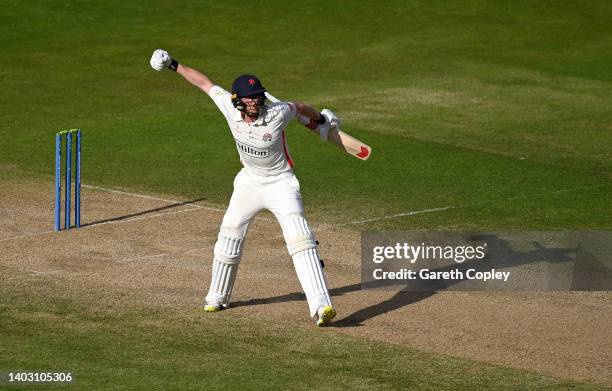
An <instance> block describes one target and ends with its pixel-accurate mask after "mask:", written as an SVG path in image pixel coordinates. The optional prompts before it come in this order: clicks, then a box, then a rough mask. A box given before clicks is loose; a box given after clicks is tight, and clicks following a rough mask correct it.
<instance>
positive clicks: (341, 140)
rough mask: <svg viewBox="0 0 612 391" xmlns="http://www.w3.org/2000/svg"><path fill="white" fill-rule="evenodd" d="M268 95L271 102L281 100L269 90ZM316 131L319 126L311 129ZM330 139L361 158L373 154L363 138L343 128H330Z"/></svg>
mask: <svg viewBox="0 0 612 391" xmlns="http://www.w3.org/2000/svg"><path fill="white" fill-rule="evenodd" d="M266 97H267V98H268V99H269V100H270V101H271V102H280V100H279V99H277V98H275V97H274V96H272V95H271V94H269V93H268V92H266ZM297 120H298V121H299V122H300V123H301V124H302V125H308V124H309V123H310V119H309V118H307V117H304V116H301V115H298V116H297ZM309 129H310V128H309ZM310 130H312V131H313V132H314V133H316V134H319V128H318V127H317V128H316V129H310ZM328 140H329V141H331V142H332V143H334V144H336V145H337V146H338V147H339V148H340V149H342V150H344V151H345V152H346V153H348V154H350V155H353V156H355V157H356V158H358V159H361V160H368V158H369V157H370V155H371V154H372V148H371V147H370V146H369V145H367V144H365V143H364V142H362V141H361V140H358V139H356V138H355V137H353V136H351V135H349V134H348V133H346V132H344V131H343V130H341V129H336V128H335V127H334V128H330V129H329V136H328Z"/></svg>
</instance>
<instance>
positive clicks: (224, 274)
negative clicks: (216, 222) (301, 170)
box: [206, 168, 331, 317]
mask: <svg viewBox="0 0 612 391" xmlns="http://www.w3.org/2000/svg"><path fill="white" fill-rule="evenodd" d="M263 209H268V210H269V211H270V212H272V213H273V214H274V216H275V217H276V219H277V220H278V222H279V223H280V225H281V228H282V230H283V236H284V238H285V243H286V244H287V250H288V251H289V254H290V255H291V258H292V260H293V265H294V267H295V271H296V273H297V276H298V279H299V281H300V284H301V286H302V289H303V291H304V293H305V294H306V299H307V300H308V306H309V309H310V316H311V317H314V316H315V315H317V311H318V310H319V309H320V308H322V307H325V306H330V305H331V300H330V297H329V292H328V289H327V283H326V280H325V276H324V274H323V267H322V263H321V260H320V258H319V254H318V251H317V242H316V239H315V237H314V235H313V233H312V231H311V230H310V227H309V226H308V223H307V222H306V219H305V218H304V207H303V205H302V196H301V194H300V184H299V182H298V180H297V178H296V177H295V175H294V174H293V172H286V173H283V174H280V175H275V176H269V177H262V176H258V175H256V174H252V173H249V172H248V171H247V170H246V169H244V168H243V169H242V170H241V171H240V172H239V173H238V174H237V175H236V178H235V179H234V192H233V193H232V197H231V199H230V203H229V207H228V208H227V211H226V212H225V216H224V217H223V222H222V223H221V229H220V230H219V237H218V240H217V243H216V244H215V249H214V258H213V268H212V278H211V284H210V289H209V292H208V295H207V296H206V304H208V305H213V306H224V307H227V306H229V302H230V296H231V293H232V290H233V287H234V282H235V279H236V274H237V272H238V265H239V263H240V259H241V256H242V247H243V245H244V238H245V236H246V233H247V230H248V228H249V224H250V222H251V220H252V219H253V217H255V215H256V214H257V213H258V212H260V211H261V210H263Z"/></svg>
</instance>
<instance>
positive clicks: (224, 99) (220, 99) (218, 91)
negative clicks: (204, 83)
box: [208, 86, 234, 117]
mask: <svg viewBox="0 0 612 391" xmlns="http://www.w3.org/2000/svg"><path fill="white" fill-rule="evenodd" d="M208 96H210V98H211V99H212V100H213V102H215V104H216V105H217V107H218V108H219V110H220V111H221V113H223V115H224V116H225V117H231V115H232V113H233V111H234V105H233V104H232V95H231V94H230V93H229V92H227V91H225V90H224V89H223V88H221V87H219V86H213V87H212V88H211V89H210V90H209V91H208Z"/></svg>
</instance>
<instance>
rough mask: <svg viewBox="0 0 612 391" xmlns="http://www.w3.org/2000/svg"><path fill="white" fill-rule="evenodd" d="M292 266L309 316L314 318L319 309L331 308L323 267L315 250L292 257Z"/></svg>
mask: <svg viewBox="0 0 612 391" xmlns="http://www.w3.org/2000/svg"><path fill="white" fill-rule="evenodd" d="M293 266H294V267H295V272H296V273H297V275H298V279H299V280H300V285H302V290H303V291H304V293H305V294H306V300H308V307H309V309H310V316H311V317H312V316H315V315H316V314H317V310H318V309H319V308H321V307H325V306H328V305H329V306H331V300H330V298H329V293H328V291H327V283H326V281H325V276H324V275H323V267H322V266H321V261H320V260H319V256H318V254H317V249H316V248H309V249H307V250H304V251H300V252H298V253H297V254H295V255H293Z"/></svg>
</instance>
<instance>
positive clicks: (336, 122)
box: [321, 109, 340, 129]
mask: <svg viewBox="0 0 612 391" xmlns="http://www.w3.org/2000/svg"><path fill="white" fill-rule="evenodd" d="M321 115H324V116H325V119H326V120H327V121H326V122H329V126H330V127H331V128H336V129H337V128H339V127H340V118H338V116H337V115H336V114H334V112H333V111H331V110H330V109H323V111H321Z"/></svg>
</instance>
